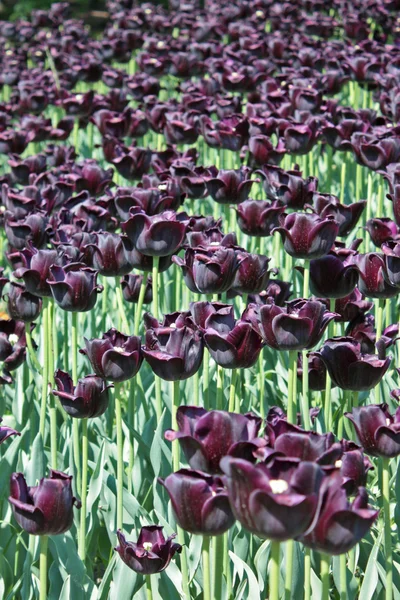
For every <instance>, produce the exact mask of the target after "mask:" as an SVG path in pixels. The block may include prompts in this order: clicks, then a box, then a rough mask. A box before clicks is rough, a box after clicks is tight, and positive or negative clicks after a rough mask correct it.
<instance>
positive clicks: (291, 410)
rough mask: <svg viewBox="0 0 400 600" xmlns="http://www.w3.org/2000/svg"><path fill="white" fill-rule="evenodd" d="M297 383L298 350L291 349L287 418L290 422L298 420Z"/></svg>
mask: <svg viewBox="0 0 400 600" xmlns="http://www.w3.org/2000/svg"><path fill="white" fill-rule="evenodd" d="M296 383H297V351H296V350H289V371H288V406H287V420H288V422H289V423H294V422H295V420H296Z"/></svg>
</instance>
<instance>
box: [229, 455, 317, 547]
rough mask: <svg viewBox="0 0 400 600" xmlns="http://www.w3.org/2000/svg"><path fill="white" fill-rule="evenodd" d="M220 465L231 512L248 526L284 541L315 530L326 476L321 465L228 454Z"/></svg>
mask: <svg viewBox="0 0 400 600" xmlns="http://www.w3.org/2000/svg"><path fill="white" fill-rule="evenodd" d="M221 468H222V470H223V472H224V473H225V474H226V481H227V488H228V494H229V500H230V503H231V506H232V511H233V513H234V515H235V517H236V518H237V519H238V521H240V523H241V524H242V525H243V526H244V527H246V529H248V530H249V531H251V532H252V533H255V534H256V535H258V536H259V537H261V538H267V539H272V540H276V541H282V542H283V541H286V540H290V539H293V538H296V537H298V536H299V535H302V534H305V533H307V532H308V531H309V530H310V529H312V527H313V525H314V523H315V519H316V517H317V516H318V507H319V494H320V487H321V483H322V481H323V478H324V472H323V470H322V468H321V467H320V466H319V465H317V464H316V463H312V462H300V463H299V462H298V461H296V460H291V459H286V458H275V459H274V460H273V461H272V463H269V466H268V467H267V466H266V465H264V464H259V465H252V464H251V463H249V462H248V461H246V460H242V459H240V458H232V457H230V456H226V457H225V458H223V459H222V461H221Z"/></svg>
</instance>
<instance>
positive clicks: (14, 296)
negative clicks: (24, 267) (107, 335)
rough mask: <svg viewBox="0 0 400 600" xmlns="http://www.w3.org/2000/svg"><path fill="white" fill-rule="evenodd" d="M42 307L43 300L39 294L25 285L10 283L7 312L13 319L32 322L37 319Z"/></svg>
mask: <svg viewBox="0 0 400 600" xmlns="http://www.w3.org/2000/svg"><path fill="white" fill-rule="evenodd" d="M41 309H42V300H41V299H40V298H39V297H38V296H34V295H33V294H30V293H29V292H28V291H27V290H26V288H25V286H24V285H21V284H20V283H15V282H14V281H12V282H11V283H10V287H9V292H8V294H7V312H8V314H9V315H10V317H11V318H12V319H15V320H16V321H24V323H32V321H35V320H36V319H37V318H38V316H39V314H40V311H41Z"/></svg>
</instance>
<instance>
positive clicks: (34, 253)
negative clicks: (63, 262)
mask: <svg viewBox="0 0 400 600" xmlns="http://www.w3.org/2000/svg"><path fill="white" fill-rule="evenodd" d="M19 257H20V258H21V262H22V264H23V266H21V267H19V268H18V269H16V271H14V275H15V277H17V279H23V281H24V284H25V287H26V289H27V291H28V292H29V293H31V294H33V295H34V296H39V297H40V298H42V297H44V296H51V288H50V286H49V284H48V282H47V280H48V279H49V278H50V267H51V266H52V265H54V264H58V263H59V260H58V258H59V257H58V256H57V251H56V250H36V249H35V248H33V247H29V248H28V249H25V250H23V251H22V252H20V253H19Z"/></svg>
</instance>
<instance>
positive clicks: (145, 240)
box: [122, 210, 186, 256]
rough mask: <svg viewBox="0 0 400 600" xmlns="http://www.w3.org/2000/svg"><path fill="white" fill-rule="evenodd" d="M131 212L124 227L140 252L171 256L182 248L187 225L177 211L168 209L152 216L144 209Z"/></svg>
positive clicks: (149, 254) (148, 254) (147, 254)
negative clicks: (179, 217)
mask: <svg viewBox="0 0 400 600" xmlns="http://www.w3.org/2000/svg"><path fill="white" fill-rule="evenodd" d="M131 213H132V216H131V218H130V219H128V221H126V222H125V223H123V224H122V227H123V229H124V231H125V233H126V234H127V236H128V237H129V239H130V240H131V241H132V242H133V244H134V246H135V248H136V249H137V250H138V251H139V252H141V253H142V254H144V255H146V256H170V255H171V254H174V252H176V251H177V250H178V249H179V248H180V246H181V245H182V242H183V240H184V237H185V233H186V225H184V224H183V223H181V222H180V221H178V220H177V218H176V213H175V212H173V211H168V210H167V211H165V212H163V213H160V214H158V215H154V216H152V217H149V216H147V215H146V214H145V213H144V212H143V211H140V212H133V211H131Z"/></svg>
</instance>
